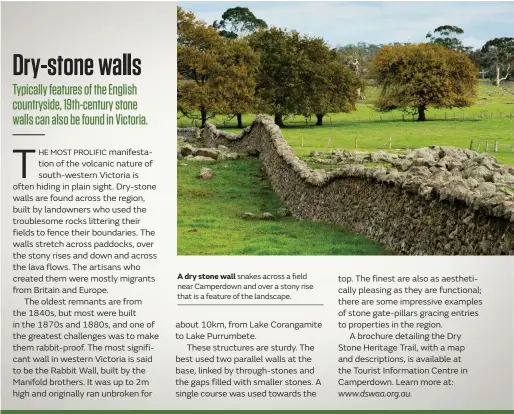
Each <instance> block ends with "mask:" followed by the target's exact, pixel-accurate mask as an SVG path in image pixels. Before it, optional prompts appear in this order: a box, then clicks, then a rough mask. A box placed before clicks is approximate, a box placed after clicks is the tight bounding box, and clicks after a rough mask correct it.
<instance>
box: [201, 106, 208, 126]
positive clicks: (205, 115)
mask: <svg viewBox="0 0 514 414" xmlns="http://www.w3.org/2000/svg"><path fill="white" fill-rule="evenodd" d="M200 114H201V116H202V126H201V128H205V123H206V122H207V110H206V109H200Z"/></svg>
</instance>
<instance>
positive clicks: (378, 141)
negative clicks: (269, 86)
mask: <svg viewBox="0 0 514 414" xmlns="http://www.w3.org/2000/svg"><path fill="white" fill-rule="evenodd" d="M366 95H367V96H366V98H367V100H366V101H365V102H361V103H359V104H357V111H355V112H351V113H339V114H330V115H329V116H327V117H326V119H325V122H324V126H323V127H319V126H314V124H315V119H312V120H310V122H309V123H308V124H307V123H306V122H305V119H304V118H303V117H296V118H291V119H289V120H288V128H285V129H282V134H284V137H285V138H286V140H287V142H288V143H289V144H290V145H291V146H292V147H293V149H294V151H295V153H296V154H297V155H298V156H304V155H307V154H309V153H310V152H311V151H313V150H318V151H329V150H331V149H334V148H341V149H344V148H346V149H349V150H354V149H355V139H356V138H357V139H358V150H359V151H376V150H377V149H386V150H387V149H388V139H389V137H391V138H392V148H393V149H396V150H398V149H409V148H420V147H427V146H430V145H443V146H454V147H458V148H469V144H470V141H471V140H474V142H475V146H474V149H478V148H477V143H478V142H482V144H481V147H480V152H483V151H484V150H485V141H488V142H489V149H490V150H491V149H492V148H493V147H494V141H495V140H498V141H499V143H500V144H505V145H510V147H509V148H500V152H498V153H492V155H494V156H495V157H497V158H498V160H499V161H500V162H502V163H504V164H508V165H514V151H513V150H512V148H513V147H514V83H510V84H509V83H507V84H504V85H502V86H501V87H500V88H497V87H495V86H493V85H491V84H490V82H489V81H483V82H482V83H481V85H480V89H479V95H478V100H477V103H476V104H475V105H473V106H472V107H469V108H463V109H458V108H457V109H452V110H448V109H444V108H442V109H435V108H432V109H430V110H428V111H427V118H428V120H429V122H421V123H420V122H414V120H415V117H411V116H404V115H405V114H404V113H402V111H401V110H396V111H391V112H388V113H380V112H377V111H375V110H374V109H373V107H372V104H373V103H374V102H375V101H376V100H377V99H378V98H379V96H380V90H379V88H375V87H368V89H367V90H366ZM254 119H255V115H252V114H248V115H245V116H244V117H243V120H244V122H245V123H246V124H247V125H248V124H250V123H251V122H252V121H253V120H254ZM403 119H405V121H403ZM178 122H179V124H180V125H181V126H190V125H191V123H187V122H186V121H185V120H179V121H178ZM211 122H214V123H215V124H216V125H217V126H218V128H221V129H226V130H230V131H231V132H238V131H237V130H234V128H235V127H236V124H235V122H234V121H229V120H228V119H226V117H221V116H220V117H216V118H215V119H213V120H212V121H211ZM302 137H303V139H302ZM328 137H330V138H331V148H328V139H327V138H328ZM302 141H303V146H302ZM321 168H325V169H326V168H328V167H327V166H321Z"/></svg>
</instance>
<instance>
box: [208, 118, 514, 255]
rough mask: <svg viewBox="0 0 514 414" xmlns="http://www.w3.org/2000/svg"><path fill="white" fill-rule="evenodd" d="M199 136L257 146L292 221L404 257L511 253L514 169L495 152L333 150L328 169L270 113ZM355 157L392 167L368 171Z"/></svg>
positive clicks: (236, 147) (241, 148)
mask: <svg viewBox="0 0 514 414" xmlns="http://www.w3.org/2000/svg"><path fill="white" fill-rule="evenodd" d="M202 140H203V141H204V145H205V146H207V147H217V146H218V145H224V146H226V147H228V148H230V149H231V150H232V151H235V152H245V151H250V150H254V151H255V150H257V151H259V152H260V158H261V160H262V163H263V165H264V169H265V171H266V173H267V175H268V177H269V179H270V181H271V184H272V186H273V188H274V190H275V191H276V193H277V194H278V196H279V197H280V199H281V200H282V201H283V202H284V203H285V204H286V205H287V206H288V207H289V209H290V210H291V212H292V214H293V216H295V217H297V218H301V219H307V220H321V221H326V222H330V223H336V224H341V225H343V226H344V227H346V228H348V229H350V230H352V231H354V232H356V233H360V234H363V235H365V236H367V237H368V238H370V239H372V240H376V241H377V242H379V243H381V244H383V245H384V246H386V247H388V248H389V249H391V250H393V251H395V252H397V253H402V254H409V255H448V254H459V255H500V254H513V253H514V195H513V194H512V193H511V192H510V190H509V186H510V185H511V184H514V182H513V180H514V169H513V168H510V167H505V166H501V165H499V164H497V162H496V160H495V159H494V158H493V157H490V156H487V155H483V154H477V153H475V152H472V151H468V150H462V149H457V148H452V147H430V148H423V149H418V150H412V151H408V152H407V153H406V154H398V155H391V154H387V153H385V152H377V153H372V154H367V155H366V156H363V155H359V154H357V155H355V154H354V155H349V154H348V153H347V152H344V151H340V152H339V153H338V152H337V151H335V152H333V153H332V154H331V156H330V157H328V158H325V160H327V159H328V161H325V162H327V163H337V164H341V165H340V168H338V169H337V170H334V171H330V172H326V171H325V170H320V169H311V168H309V166H308V165H307V163H306V162H305V161H302V160H300V159H299V158H298V157H296V156H295V155H294V153H293V151H292V149H291V147H290V146H289V145H288V144H287V142H286V141H285V140H284V138H283V136H282V134H281V132H280V129H279V128H278V127H277V126H276V125H275V124H274V122H273V120H272V119H271V118H270V117H268V116H259V117H258V118H257V119H256V120H255V121H254V122H253V124H252V125H251V126H249V127H248V128H246V129H245V130H244V131H243V132H242V133H241V134H239V135H234V134H229V133H226V132H222V131H218V130H217V129H216V128H215V127H214V126H213V125H211V124H207V126H206V128H204V130H203V132H202ZM316 155H318V154H313V156H316ZM359 157H361V160H360V161H362V160H365V161H368V160H369V161H373V162H379V163H380V162H382V163H388V164H390V165H389V167H390V168H385V167H383V166H378V167H373V168H365V166H364V165H362V163H361V162H359V159H358V158H359ZM352 158H353V159H352ZM356 158H357V159H356Z"/></svg>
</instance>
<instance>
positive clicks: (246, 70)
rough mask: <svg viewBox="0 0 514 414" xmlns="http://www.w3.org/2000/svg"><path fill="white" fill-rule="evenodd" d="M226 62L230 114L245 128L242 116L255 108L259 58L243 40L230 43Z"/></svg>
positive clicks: (227, 99)
mask: <svg viewBox="0 0 514 414" xmlns="http://www.w3.org/2000/svg"><path fill="white" fill-rule="evenodd" d="M226 43H227V50H226V56H225V60H224V61H223V64H224V66H225V67H226V72H225V75H224V76H225V77H226V79H227V80H228V81H229V85H228V88H227V89H226V90H224V91H223V97H224V99H225V100H226V104H227V108H228V113H230V114H235V116H236V117H237V126H238V128H243V120H242V114H243V113H245V112H248V111H250V110H252V109H254V107H255V86H256V77H257V71H258V70H259V57H258V55H257V54H256V53H255V52H254V51H253V50H252V48H250V47H249V45H248V42H247V41H246V40H243V39H236V40H232V41H228V42H226Z"/></svg>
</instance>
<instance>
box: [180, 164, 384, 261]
mask: <svg viewBox="0 0 514 414" xmlns="http://www.w3.org/2000/svg"><path fill="white" fill-rule="evenodd" d="M181 164H187V165H185V166H184V165H181ZM202 166H206V164H205V163H195V162H187V160H184V161H179V163H178V167H177V169H178V171H177V174H178V221H177V226H178V254H179V255H381V254H387V251H386V250H384V249H383V248H382V247H381V246H380V245H378V244H377V243H373V242H370V241H368V240H367V239H365V238H364V237H362V236H357V235H353V234H350V233H348V232H347V231H345V230H344V229H343V228H341V227H337V226H334V225H331V224H325V223H315V222H309V221H301V220H297V219H295V218H293V217H284V218H276V219H275V220H269V221H264V220H243V219H241V218H240V215H241V214H242V213H245V212H252V213H261V212H265V211H268V212H270V213H272V214H274V215H275V214H276V212H277V209H279V208H280V207H283V205H282V204H281V203H280V201H279V199H278V198H277V196H276V195H275V193H274V192H273V190H272V189H271V188H270V186H269V182H268V181H267V179H266V178H265V176H264V173H263V171H262V167H261V164H260V162H259V161H258V160H255V159H246V160H239V161H230V162H223V161H220V162H216V163H212V164H209V165H208V166H209V168H212V170H213V172H214V174H215V176H214V178H213V179H212V180H201V179H199V178H198V172H199V171H200V168H201V167H202Z"/></svg>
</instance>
